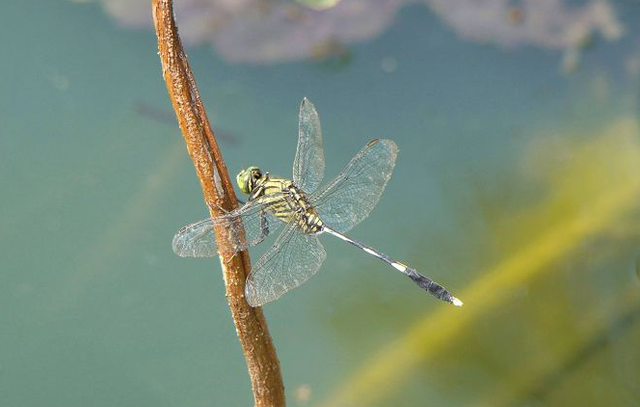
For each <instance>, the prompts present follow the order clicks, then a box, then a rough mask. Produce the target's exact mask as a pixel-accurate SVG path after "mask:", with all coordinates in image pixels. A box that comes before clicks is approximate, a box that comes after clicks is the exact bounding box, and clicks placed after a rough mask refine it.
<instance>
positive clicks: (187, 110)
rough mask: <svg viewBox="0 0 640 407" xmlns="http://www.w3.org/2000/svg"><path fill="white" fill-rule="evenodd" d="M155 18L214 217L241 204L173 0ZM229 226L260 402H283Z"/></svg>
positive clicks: (234, 303) (227, 256) (227, 274)
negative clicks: (182, 37) (247, 295)
mask: <svg viewBox="0 0 640 407" xmlns="http://www.w3.org/2000/svg"><path fill="white" fill-rule="evenodd" d="M152 8H153V10H152V11H153V22H154V25H155V28H156V34H157V36H158V50H159V55H160V61H161V62H162V74H163V76H164V79H165V81H166V83H167V90H168V92H169V97H170V98H171V102H172V104H173V109H174V110H175V112H176V116H177V118H178V123H179V125H180V130H181V131H182V135H183V137H184V140H185V142H186V144H187V150H188V151H189V155H190V156H191V159H192V160H193V165H194V167H195V169H196V174H197V176H198V179H199V180H200V185H201V186H202V192H203V194H204V199H205V202H206V203H207V206H208V207H209V212H210V213H211V216H218V215H220V214H222V212H223V211H229V210H232V209H233V208H235V207H236V206H237V204H238V202H237V199H236V196H235V193H234V191H233V187H232V183H231V180H230V178H229V174H228V173H227V168H226V165H225V164H224V160H223V159H222V155H221V153H220V149H219V148H218V143H217V142H216V139H215V135H214V133H213V130H212V129H211V125H210V124H209V120H208V118H207V114H206V112H205V109H204V106H203V105H202V100H201V98H200V94H199V92H198V89H197V86H196V81H195V79H194V77H193V72H192V71H191V68H190V67H189V63H188V61H187V57H186V55H185V53H184V50H183V48H182V44H181V42H180V37H179V36H178V30H177V28H176V24H175V19H174V17H173V4H172V1H171V0H152ZM228 233H229V230H218V229H216V230H215V234H216V239H217V241H218V248H219V251H220V258H221V264H222V272H223V277H224V283H225V292H226V297H227V301H228V303H229V308H230V310H231V315H232V316H233V321H234V323H235V326H236V331H237V333H238V338H239V340H240V344H241V345H242V350H243V352H244V356H245V359H246V362H247V369H248V370H249V376H250V378H251V387H252V389H253V396H254V399H255V406H256V407H284V406H285V400H284V386H283V384H282V376H281V374H280V364H279V362H278V356H277V355H276V350H275V347H274V346H273V342H272V340H271V336H270V335H269V330H268V328H267V323H266V321H265V318H264V314H263V313H262V309H261V308H252V307H250V306H249V304H247V301H246V300H245V298H244V285H245V280H246V277H247V275H248V272H249V271H250V270H251V265H250V261H249V255H248V253H247V252H246V251H243V252H241V253H236V254H235V255H234V253H233V248H232V247H230V245H229V244H228V243H227V242H228V236H227V234H228Z"/></svg>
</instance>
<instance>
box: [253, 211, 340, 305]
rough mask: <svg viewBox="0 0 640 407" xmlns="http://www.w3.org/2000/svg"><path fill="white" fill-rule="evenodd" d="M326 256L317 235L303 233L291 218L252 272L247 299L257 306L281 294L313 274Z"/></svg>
mask: <svg viewBox="0 0 640 407" xmlns="http://www.w3.org/2000/svg"><path fill="white" fill-rule="evenodd" d="M326 256H327V254H326V253H325V251H324V247H322V244H321V243H320V241H319V240H318V237H317V236H316V235H306V234H302V233H300V232H299V230H298V227H297V226H296V222H295V220H294V221H292V222H289V224H288V225H287V226H286V227H285V229H284V230H283V231H282V234H281V235H280V236H279V237H278V239H277V240H276V242H275V243H274V245H273V246H272V247H271V248H270V249H269V250H268V251H267V252H266V253H265V254H264V255H263V256H262V257H260V259H259V260H258V262H257V263H256V265H255V267H254V268H253V271H251V274H249V277H248V278H247V285H246V287H245V296H246V298H247V302H248V303H249V305H251V306H252V307H258V306H261V305H263V304H266V303H267V302H270V301H273V300H275V299H277V298H280V297H281V296H282V295H283V294H284V293H286V292H287V291H289V290H291V289H293V288H296V287H297V286H299V285H300V284H302V283H304V282H305V281H307V280H308V279H309V278H310V277H311V276H313V275H314V274H315V273H316V272H317V271H318V269H319V268H320V266H321V265H322V262H324V259H325V257H326Z"/></svg>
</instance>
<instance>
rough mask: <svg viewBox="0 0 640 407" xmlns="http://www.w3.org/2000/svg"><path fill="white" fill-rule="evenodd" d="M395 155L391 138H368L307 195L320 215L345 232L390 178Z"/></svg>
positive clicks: (369, 207)
mask: <svg viewBox="0 0 640 407" xmlns="http://www.w3.org/2000/svg"><path fill="white" fill-rule="evenodd" d="M397 155H398V147H397V146H396V144H395V143H394V142H393V141H391V140H372V141H371V142H369V144H367V145H366V146H365V147H364V148H363V149H362V150H360V152H359V153H358V154H357V155H356V156H355V157H353V159H351V162H349V164H347V166H346V167H345V169H344V170H342V173H340V175H338V176H337V177H336V178H335V179H334V180H333V181H331V183H330V184H329V185H328V186H327V187H326V188H325V189H324V190H322V191H319V192H316V193H315V194H313V195H312V196H311V198H310V200H311V203H312V204H313V205H314V206H315V207H316V209H317V211H318V213H319V215H320V219H322V221H323V222H324V223H326V224H327V225H328V226H329V227H330V228H332V229H334V230H336V231H338V232H340V233H345V232H347V231H349V230H350V229H351V228H353V227H354V226H355V225H357V224H358V223H360V222H361V221H362V220H363V219H365V218H366V217H367V216H369V213H371V211H372V210H373V208H374V207H375V206H376V204H377V203H378V200H380V196H381V195H382V192H383V191H384V188H385V186H386V185H387V181H389V178H391V174H392V172H393V167H394V166H395V162H396V157H397Z"/></svg>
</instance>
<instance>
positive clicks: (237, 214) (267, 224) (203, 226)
mask: <svg viewBox="0 0 640 407" xmlns="http://www.w3.org/2000/svg"><path fill="white" fill-rule="evenodd" d="M272 196H273V195H272ZM261 201H262V200H261V199H257V200H255V201H250V202H247V203H246V204H245V205H244V206H242V207H241V208H239V209H237V210H236V211H234V212H231V213H229V214H227V215H222V216H220V217H217V218H208V219H204V220H201V221H199V222H196V223H192V224H190V225H187V226H185V227H183V228H182V229H180V230H179V231H178V232H177V233H176V234H175V236H174V237H173V251H174V252H175V253H176V254H177V255H179V256H182V257H213V256H217V255H218V245H217V242H216V236H215V233H214V227H216V226H221V227H223V228H225V229H226V230H227V231H228V239H229V240H230V242H231V245H232V247H233V248H234V252H239V251H242V250H244V249H246V248H248V247H250V246H255V245H257V244H258V243H260V242H262V241H263V240H264V239H265V238H266V237H267V235H269V234H272V233H273V232H274V231H275V230H277V229H279V228H280V226H282V224H283V222H282V221H280V220H279V219H277V218H276V217H275V216H273V215H271V214H270V213H269V212H268V211H267V210H266V209H265V207H264V205H263V203H262V202H261ZM241 227H244V236H245V238H244V240H243V239H241V237H242V234H241V229H240V228H241Z"/></svg>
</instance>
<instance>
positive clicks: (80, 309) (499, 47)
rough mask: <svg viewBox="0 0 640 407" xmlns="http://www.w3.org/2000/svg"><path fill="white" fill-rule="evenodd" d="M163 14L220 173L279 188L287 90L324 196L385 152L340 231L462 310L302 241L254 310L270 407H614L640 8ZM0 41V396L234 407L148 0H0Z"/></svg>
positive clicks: (638, 277)
mask: <svg viewBox="0 0 640 407" xmlns="http://www.w3.org/2000/svg"><path fill="white" fill-rule="evenodd" d="M175 9H176V14H177V20H178V26H179V30H180V34H181V35H182V38H183V40H184V42H185V44H187V52H188V56H189V58H190V63H191V66H192V68H193V69H194V72H195V75H196V78H197V81H198V84H199V88H200V91H201V93H202V96H203V99H204V102H205V105H206V107H207V108H208V113H209V117H210V118H211V120H212V124H213V127H214V129H215V130H216V132H217V135H218V138H219V141H220V144H221V148H222V151H223V154H224V158H225V160H226V163H227V166H228V168H229V170H230V172H231V173H232V175H235V173H236V172H237V171H238V170H239V169H241V168H242V167H246V166H249V165H259V166H261V167H262V168H264V169H268V170H269V171H270V172H271V173H273V174H278V175H283V176H289V175H290V174H291V165H292V162H293V156H294V152H295V146H296V140H297V111H298V106H299V103H300V101H301V99H302V97H304V96H306V97H308V98H310V99H311V100H312V101H313V102H314V104H315V105H316V107H317V109H318V111H319V113H320V115H321V118H322V125H323V131H324V146H325V156H326V159H327V171H326V173H327V179H330V178H332V177H333V176H335V175H337V174H338V173H339V172H340V170H341V169H342V168H343V167H344V165H345V164H346V163H347V162H348V160H349V159H350V158H351V157H352V156H353V155H354V154H355V153H356V152H357V151H358V150H359V149H360V148H361V147H362V146H364V145H365V144H366V143H367V142H368V141H369V140H370V139H372V138H376V137H386V138H391V139H393V140H395V141H396V143H397V144H398V146H399V148H400V155H399V158H398V162H397V165H396V169H395V173H394V176H393V178H392V179H391V181H390V183H389V185H388V186H387V189H386V192H385V195H384V196H383V198H382V200H381V201H380V203H379V204H378V206H377V208H376V209H375V210H374V212H373V213H372V214H371V215H370V216H369V218H368V219H367V220H366V221H364V222H363V223H362V224H360V225H359V226H358V227H357V228H355V229H354V230H353V231H351V235H352V236H353V237H354V238H357V239H359V240H362V241H363V242H365V243H367V244H369V245H371V246H373V247H376V248H378V249H379V250H381V251H383V252H385V253H388V254H390V255H392V256H393V257H395V258H397V259H399V260H401V261H404V262H406V263H407V264H410V265H412V266H414V267H415V268H417V269H418V270H421V271H423V272H424V273H426V274H428V275H430V276H432V277H433V278H434V279H436V280H437V281H439V282H440V283H442V284H443V285H445V286H447V287H448V288H449V289H450V290H451V291H452V292H453V293H454V295H456V296H458V297H459V298H461V299H462V300H463V301H464V302H465V306H464V307H463V308H461V309H457V308H454V307H451V306H449V305H447V304H444V303H441V302H438V301H436V300H434V299H433V298H431V297H430V296H428V295H426V294H425V293H424V292H422V291H421V290H419V289H417V288H416V287H415V286H414V285H413V284H412V283H411V282H410V281H408V280H407V279H406V278H403V277H402V276H400V275H399V274H397V273H396V272H395V271H393V269H391V268H390V267H388V266H386V265H385V264H384V263H382V262H379V261H377V260H375V259H374V258H372V257H371V256H367V255H365V254H364V253H362V252H360V251H358V250H356V249H354V248H352V247H350V246H349V245H346V244H344V243H343V242H340V241H337V239H332V238H325V237H323V238H322V239H321V240H322V241H323V243H324V244H325V246H326V250H327V253H328V257H327V260H326V262H325V264H324V266H323V267H322V269H321V271H320V272H319V273H318V275H317V276H316V277H314V278H313V279H312V280H310V281H309V282H308V283H307V284H305V285H303V286H301V287H300V288H298V289H296V290H294V291H292V292H290V293H289V294H287V295H286V296H284V297H283V298H282V299H280V300H278V301H276V302H274V303H272V304H269V305H267V306H266V307H265V313H266V316H267V319H268V322H269V327H270V330H271V333H272V335H273V338H274V341H275V344H276V347H277V350H278V354H279V357H280V362H281V365H282V370H283V374H284V381H285V385H286V391H287V398H288V405H289V406H312V407H369V406H371V407H376V406H395V407H405V406H406V407H409V406H492V407H494V406H559V405H562V406H581V407H584V406H603V405H607V406H638V405H640V380H638V378H639V376H640V347H639V346H638V343H640V342H639V341H640V126H639V122H638V120H639V118H640V117H639V115H640V100H639V98H640V2H638V1H632V0H619V1H599V0H589V1H563V0H544V1H542V0H529V1H527V0H522V1H508V0H483V1H477V0H422V1H417V0H342V1H340V0H299V2H296V1H293V0H280V1H276V0H258V1H256V0H252V1H249V0H240V1H231V0H175ZM0 51H1V56H0V208H1V210H0V405H1V406H3V407H18V406H19V407H26V406H33V407H36V406H38V407H39V406H47V407H57V406H64V407H70V406H83V407H84V406H95V407H100V406H105V407H106V406H110V407H111V406H137V407H144V406H150V407H151V406H152V407H162V406H167V407H168V406H191V407H198V406H223V407H232V406H251V405H252V403H253V399H252V395H251V391H250V386H249V380H248V376H247V373H246V367H245V364H244V359H243V356H242V353H241V349H240V346H239V344H238V341H237V339H236V334H235V330H234V326H233V323H232V320H231V318H230V314H229V311H228V308H227V305H226V300H225V297H224V288H223V282H222V278H221V271H220V265H219V261H218V260H217V259H216V258H213V259H197V260H195V259H182V258H179V257H177V256H176V255H174V253H173V252H172V250H171V239H172V237H173V234H174V233H175V231H176V230H177V229H179V228H180V227H181V226H183V225H185V224H187V223H190V222H193V221H196V220H198V219H201V218H204V217H206V216H207V210H206V208H205V206H204V203H203V198H202V193H201V191H200V187H199V184H198V181H197V179H196V177H195V173H194V170H193V167H192V164H191V161H190V159H189V157H188V155H187V152H186V149H185V146H184V142H183V140H182V138H181V136H180V133H179V130H178V127H177V125H176V121H175V115H174V114H173V111H172V110H171V105H170V102H169V98H168V96H167V92H166V87H165V84H164V82H163V80H162V76H161V69H160V62H159V59H158V56H157V43H156V38H155V34H154V32H153V29H152V25H151V17H150V1H149V0H135V1H134V0H101V1H86V2H85V1H70V0H30V1H27V2H22V1H17V0H8V1H6V0H5V1H2V2H0ZM268 245H269V244H268V243H267V244H266V246H268ZM263 250H264V248H257V249H256V250H255V251H252V258H253V260H254V262H255V260H256V259H257V257H258V256H259V254H260V253H261V251H263Z"/></svg>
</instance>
